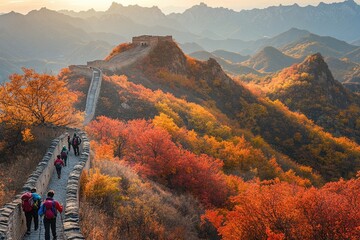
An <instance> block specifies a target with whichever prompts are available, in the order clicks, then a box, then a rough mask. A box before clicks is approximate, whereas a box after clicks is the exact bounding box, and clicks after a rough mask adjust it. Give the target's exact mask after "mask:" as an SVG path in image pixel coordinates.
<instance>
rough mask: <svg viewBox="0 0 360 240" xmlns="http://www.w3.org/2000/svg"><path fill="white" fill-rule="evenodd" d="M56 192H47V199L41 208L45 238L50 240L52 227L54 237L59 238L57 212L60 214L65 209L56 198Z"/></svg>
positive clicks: (40, 213)
mask: <svg viewBox="0 0 360 240" xmlns="http://www.w3.org/2000/svg"><path fill="white" fill-rule="evenodd" d="M54 195H55V192H54V191H53V190H50V191H49V192H48V193H47V197H46V200H45V201H44V203H43V204H42V205H41V207H40V209H39V215H40V216H41V217H42V216H44V228H45V240H50V228H51V233H52V236H53V239H56V238H57V235H56V216H57V212H59V213H60V214H61V213H62V211H63V207H62V206H61V204H60V203H59V202H58V201H56V200H54Z"/></svg>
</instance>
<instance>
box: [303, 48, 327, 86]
mask: <svg viewBox="0 0 360 240" xmlns="http://www.w3.org/2000/svg"><path fill="white" fill-rule="evenodd" d="M298 68H299V70H301V72H308V73H310V74H313V75H315V76H316V78H318V77H320V76H324V77H325V78H323V77H320V78H321V79H325V80H332V81H334V78H333V76H332V74H331V72H330V70H329V67H328V65H327V63H326V62H325V60H324V58H323V56H322V55H321V54H320V53H315V54H313V55H311V56H309V57H307V58H306V59H305V60H304V61H303V62H302V63H301V64H299V66H298Z"/></svg>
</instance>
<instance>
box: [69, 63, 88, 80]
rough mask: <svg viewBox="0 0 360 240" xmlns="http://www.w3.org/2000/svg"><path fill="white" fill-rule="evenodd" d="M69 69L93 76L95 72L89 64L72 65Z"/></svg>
mask: <svg viewBox="0 0 360 240" xmlns="http://www.w3.org/2000/svg"><path fill="white" fill-rule="evenodd" d="M69 69H70V71H72V72H76V73H78V74H82V75H84V76H87V77H91V76H92V72H93V71H92V70H91V69H90V68H89V67H88V66H87V65H70V66H69Z"/></svg>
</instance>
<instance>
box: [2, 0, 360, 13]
mask: <svg viewBox="0 0 360 240" xmlns="http://www.w3.org/2000/svg"><path fill="white" fill-rule="evenodd" d="M342 1H343V0H323V1H322V2H326V3H331V2H342ZM112 2H114V0H0V13H6V12H10V11H15V12H21V13H27V12H29V11H30V10H33V9H39V8H41V7H47V8H49V9H53V10H60V9H71V10H75V11H79V10H88V9H90V8H94V9H95V10H98V11H100V10H101V11H102V10H106V9H108V8H109V6H110V5H111V3H112ZM115 2H117V3H121V4H123V5H125V6H127V5H134V4H138V5H140V6H144V7H145V6H146V7H151V6H154V5H155V6H158V7H159V8H161V9H162V10H163V11H164V12H165V13H169V12H172V11H177V12H182V11H183V10H184V9H186V8H189V7H191V6H193V5H195V4H199V3H200V2H204V3H206V4H207V5H209V6H211V7H227V8H231V9H234V10H241V9H252V8H265V7H268V6H274V5H275V6H277V5H279V4H283V5H291V4H293V3H296V2H297V3H298V4H299V5H301V6H305V5H309V4H310V5H318V4H319V2H321V1H315V0H298V1H293V0H271V1H270V0H252V1H248V0H221V1H220V0H203V1H201V0H200V1H199V0H115ZM356 2H357V3H358V4H360V0H356Z"/></svg>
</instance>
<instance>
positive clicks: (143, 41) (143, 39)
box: [132, 35, 173, 46]
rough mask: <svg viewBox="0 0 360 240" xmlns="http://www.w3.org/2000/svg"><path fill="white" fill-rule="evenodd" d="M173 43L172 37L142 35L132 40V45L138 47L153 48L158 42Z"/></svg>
mask: <svg viewBox="0 0 360 240" xmlns="http://www.w3.org/2000/svg"><path fill="white" fill-rule="evenodd" d="M164 41H173V38H172V36H151V35H142V36H138V37H133V38H132V43H133V44H135V45H138V46H153V45H156V44H157V43H158V42H164Z"/></svg>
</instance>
